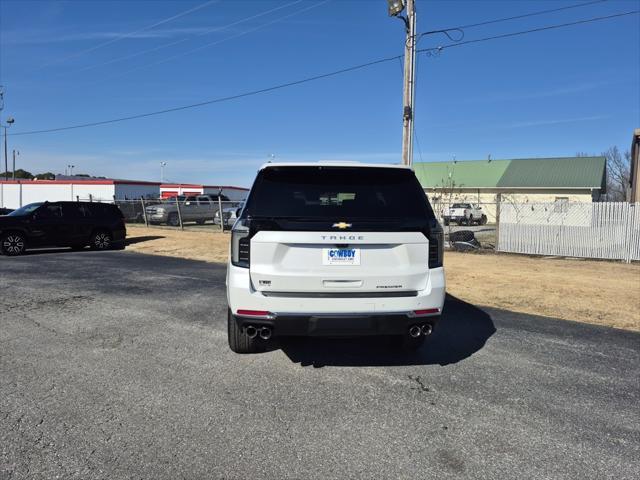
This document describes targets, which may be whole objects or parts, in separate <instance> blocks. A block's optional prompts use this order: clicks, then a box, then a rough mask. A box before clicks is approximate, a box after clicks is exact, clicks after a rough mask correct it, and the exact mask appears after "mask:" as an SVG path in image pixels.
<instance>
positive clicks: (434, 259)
mask: <svg viewBox="0 0 640 480" xmlns="http://www.w3.org/2000/svg"><path fill="white" fill-rule="evenodd" d="M426 237H427V239H428V240H429V268H439V267H441V266H442V261H443V256H444V230H442V227H441V226H440V224H439V223H438V222H434V223H433V224H432V225H430V228H429V231H428V232H427V235H426Z"/></svg>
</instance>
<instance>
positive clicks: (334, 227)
mask: <svg viewBox="0 0 640 480" xmlns="http://www.w3.org/2000/svg"><path fill="white" fill-rule="evenodd" d="M442 248H443V232H442V228H441V227H440V225H439V223H438V221H437V220H436V217H435V215H434V213H433V210H432V209H431V206H430V204H429V201H428V200H427V197H426V195H425V194H424V191H423V190H422V188H421V187H420V184H419V182H418V180H417V179H416V177H415V175H414V173H413V171H412V170H411V169H410V168H408V167H405V166H399V165H369V164H359V163H353V162H340V163H333V162H332V163H328V162H327V163H322V162H321V163H314V164H310V163H289V164H287V163H268V164H266V165H263V166H262V167H261V169H260V170H259V171H258V176H257V177H256V180H255V182H254V184H253V187H252V189H251V192H250V194H249V197H248V198H247V201H246V203H245V205H244V208H243V210H242V212H241V214H240V216H239V218H238V220H237V221H236V223H235V225H234V226H233V230H232V236H231V252H230V256H229V257H230V258H229V266H228V269H227V300H228V304H229V315H228V335H229V346H230V347H231V350H233V351H234V352H238V353H253V352H258V351H262V350H263V349H264V347H265V346H266V343H267V342H268V341H269V339H270V338H272V336H287V335H293V336H299V335H314V336H320V335H328V336H342V335H346V336H357V335H397V337H398V338H399V339H401V344H402V345H403V346H404V347H406V348H417V347H418V346H420V345H421V344H422V342H423V340H424V338H425V337H426V336H427V335H429V334H431V331H432V329H433V327H434V326H435V325H436V323H437V321H438V320H439V318H440V314H441V313H442V307H443V304H444V298H445V277H444V269H443V267H442Z"/></svg>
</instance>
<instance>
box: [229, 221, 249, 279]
mask: <svg viewBox="0 0 640 480" xmlns="http://www.w3.org/2000/svg"><path fill="white" fill-rule="evenodd" d="M249 235H250V232H249V226H248V225H247V223H246V220H243V219H240V220H238V221H237V222H236V224H235V225H234V226H233V230H231V263H232V264H233V265H234V266H236V267H243V268H249V263H250V254H251V238H250V236H249Z"/></svg>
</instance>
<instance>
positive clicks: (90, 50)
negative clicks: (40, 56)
mask: <svg viewBox="0 0 640 480" xmlns="http://www.w3.org/2000/svg"><path fill="white" fill-rule="evenodd" d="M218 2H220V0H209V1H207V2H205V3H202V4H200V5H196V6H195V7H193V8H190V9H188V10H185V11H183V12H180V13H178V14H176V15H172V16H171V17H168V18H165V19H163V20H160V21H158V22H156V23H154V24H152V25H147V26H146V27H142V28H139V29H138V30H134V31H132V32H128V33H123V34H122V35H118V36H117V37H116V38H112V39H111V40H108V41H106V42H102V43H100V44H98V45H94V46H93V47H90V48H87V49H85V50H81V51H80V52H76V53H74V54H71V55H68V56H66V57H63V58H60V59H58V60H54V61H51V62H48V63H45V64H43V65H41V66H40V67H39V68H37V69H36V70H34V72H36V71H38V70H41V69H43V68H45V67H48V66H49V65H55V64H58V63H63V62H66V61H67V60H70V59H72V58H76V57H80V56H82V55H85V54H87V53H91V52H93V51H95V50H98V49H100V48H103V47H106V46H107V45H111V44H113V43H116V42H119V41H120V40H124V39H125V38H130V37H133V36H134V35H138V34H139V33H142V32H146V31H147V30H151V29H153V28H156V27H159V26H160V25H164V24H165V23H169V22H171V21H173V20H176V19H178V18H181V17H184V16H185V15H189V14H191V13H193V12H197V11H198V10H202V9H203V8H205V7H208V6H209V5H211V4H212V3H218Z"/></svg>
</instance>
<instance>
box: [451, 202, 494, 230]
mask: <svg viewBox="0 0 640 480" xmlns="http://www.w3.org/2000/svg"><path fill="white" fill-rule="evenodd" d="M442 220H443V222H444V224H445V225H449V223H451V222H453V223H457V224H458V225H473V224H474V223H475V224H477V225H484V224H485V223H487V216H486V215H485V214H484V212H483V211H482V207H481V206H480V205H478V204H477V203H454V204H453V205H451V208H449V209H448V210H447V209H445V211H444V212H443V214H442Z"/></svg>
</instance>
